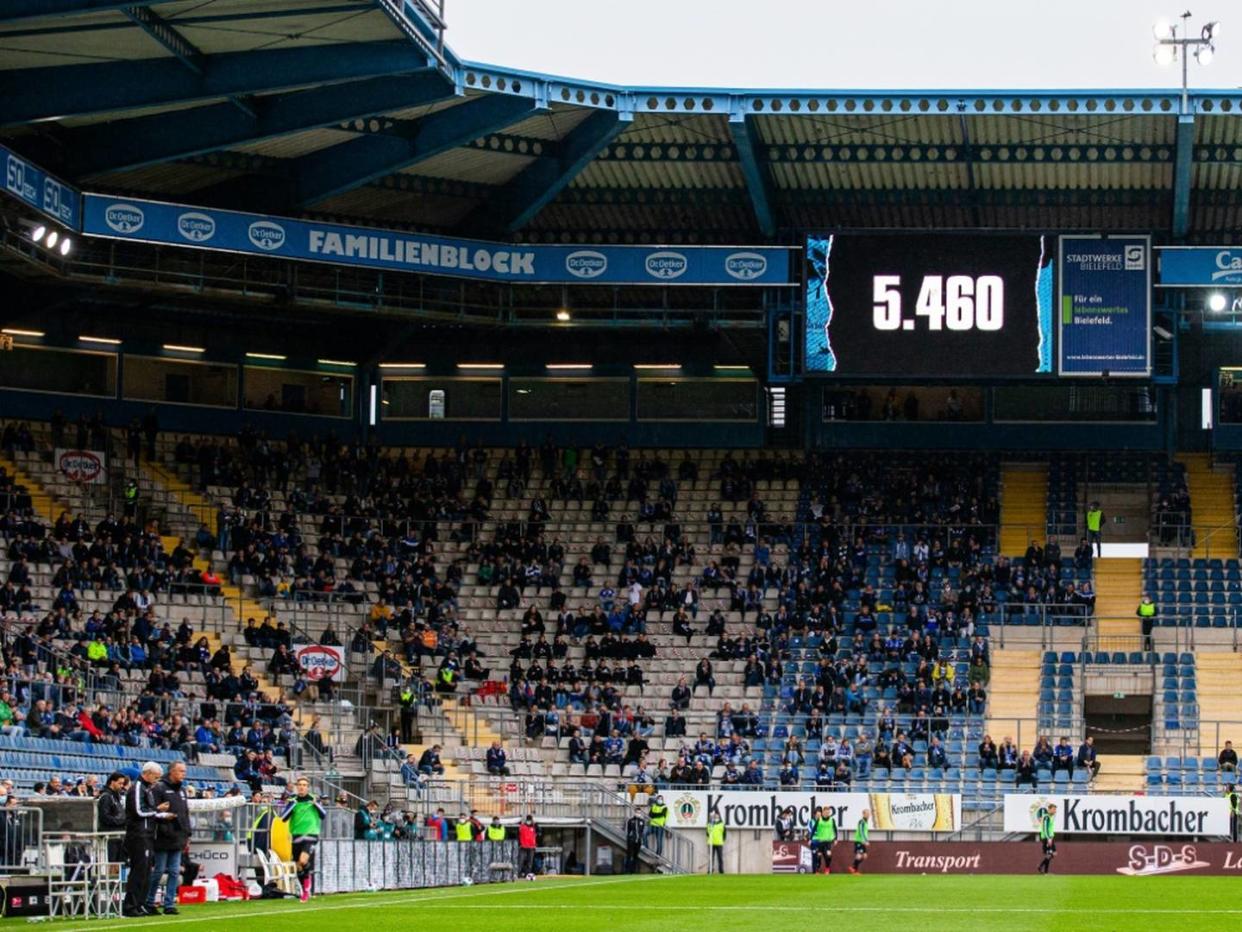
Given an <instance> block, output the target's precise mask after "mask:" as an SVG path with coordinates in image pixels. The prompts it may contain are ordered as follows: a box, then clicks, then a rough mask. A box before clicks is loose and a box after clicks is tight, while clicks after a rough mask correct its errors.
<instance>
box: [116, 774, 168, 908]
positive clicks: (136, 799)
mask: <svg viewBox="0 0 1242 932" xmlns="http://www.w3.org/2000/svg"><path fill="white" fill-rule="evenodd" d="M163 773H164V768H163V767H161V766H160V765H159V764H157V763H155V761H147V762H146V763H145V764H143V765H142V771H141V773H140V774H139V778H138V779H137V780H135V781H134V785H133V786H132V787H131V788H130V791H129V792H128V793H126V794H125V857H126V859H127V860H128V861H129V877H128V878H127V879H126V882H125V900H124V902H123V903H122V904H121V915H122V916H125V917H127V918H130V919H139V918H141V917H143V916H146V915H149V914H148V912H147V905H146V904H147V885H148V884H149V883H150V882H151V855H152V850H151V849H152V846H153V844H154V842H155V824H156V820H157V819H166V818H169V814H168V804H167V803H164V804H163V808H162V809H160V808H157V807H156V805H155V803H154V801H153V800H152V799H151V785H152V784H153V783H155V781H156V780H158V779H159V778H160V776H161V775H162V774H163Z"/></svg>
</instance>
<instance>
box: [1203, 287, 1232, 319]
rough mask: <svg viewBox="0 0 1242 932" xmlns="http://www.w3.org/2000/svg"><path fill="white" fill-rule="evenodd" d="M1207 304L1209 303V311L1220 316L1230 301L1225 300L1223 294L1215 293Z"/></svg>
mask: <svg viewBox="0 0 1242 932" xmlns="http://www.w3.org/2000/svg"><path fill="white" fill-rule="evenodd" d="M1207 303H1208V310H1209V311H1215V312H1217V313H1218V314H1219V313H1220V312H1221V311H1223V310H1224V309H1225V305H1226V304H1227V303H1228V301H1226V300H1225V295H1224V293H1223V292H1220V291H1213V292H1212V293H1211V294H1210V295H1208V302H1207Z"/></svg>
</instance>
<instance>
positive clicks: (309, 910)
mask: <svg viewBox="0 0 1242 932" xmlns="http://www.w3.org/2000/svg"><path fill="white" fill-rule="evenodd" d="M640 879H641V880H650V879H651V878H650V877H649V876H647V875H642V876H641V877H640V876H638V875H635V876H633V877H614V878H612V879H609V880H586V881H581V882H579V881H572V882H567V883H557V884H555V885H550V886H549V885H543V884H531V885H529V886H517V885H515V886H512V887H506V888H504V889H499V890H479V891H476V892H472V893H449V894H443V895H439V896H434V895H432V896H428V895H424V896H411V897H401V896H393V895H391V894H399V893H401V892H402V891H400V890H386V891H379V892H380V893H381V898H380V899H379V900H378V901H377V900H375V899H372V898H370V897H369V896H368V898H367V899H364V900H357V901H354V902H350V903H335V904H333V903H324V905H322V906H320V905H317V904H316V903H314V902H313V901H312V902H311V903H309V904H299V905H297V906H291V907H289V908H287V909H267V910H262V911H260V912H255V911H254V910H253V909H250V910H247V911H245V912H232V913H216V912H213V913H212V914H211V915H210V916H185V917H181V916H177V917H172V916H169V917H167V918H164V917H162V916H160V917H154V916H153V917H151V918H150V919H149V920H144V921H140V922H109V923H108V924H107V928H109V929H150V928H155V927H157V926H171V925H187V924H189V923H192V922H226V921H229V920H232V919H262V918H265V917H267V916H298V915H302V916H306V915H312V914H315V913H326V912H331V911H335V910H341V909H363V908H367V907H371V908H373V907H376V906H395V905H405V904H410V903H431V902H442V901H444V900H463V899H475V898H477V897H486V896H507V895H509V894H512V893H536V892H538V891H540V890H543V891H545V892H546V891H549V890H566V889H574V890H576V889H578V888H581V887H599V886H604V885H612V884H618V883H629V882H632V881H635V880H640ZM437 889H441V890H451V889H455V888H453V887H439V888H437ZM383 893H388V894H390V895H389V896H382V894H383ZM359 894H361V895H363V896H366V895H367V894H366V891H358V892H356V893H353V894H346V895H350V896H358V895H359ZM332 895H334V896H335V895H336V894H332ZM98 922H99V921H98V920H92V921H91V922H89V923H85V924H84V923H81V922H78V923H76V924H67V925H60V924H59V923H58V924H57V925H56V929H57V930H65V932H69V930H73V929H95V928H101V927H100V926H99V925H98Z"/></svg>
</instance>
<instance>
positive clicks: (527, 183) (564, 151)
mask: <svg viewBox="0 0 1242 932" xmlns="http://www.w3.org/2000/svg"><path fill="white" fill-rule="evenodd" d="M632 119H633V117H632V115H631V114H629V113H612V112H609V111H599V112H597V113H593V114H591V115H590V116H589V117H587V118H586V119H585V120H583V121H582V122H581V123H580V124H579V125H578V127H577V128H576V129H574V131H573V132H571V133H570V134H569V135H568V136H566V137H565V139H564V140H563V141H562V142H561V144H560V151H559V154H558V155H557V157H556V158H544V159H539V160H538V161H536V162H535V163H534V164H532V165H530V166H529V167H527V168H525V169H523V170H522V171H521V172H519V173H518V175H517V177H516V178H514V179H513V181H511V182H510V183H509V184H508V185H507V186H506V187H505V189H504V191H503V192H502V193H501V194H499V195H498V197H497V198H496V203H494V204H488V205H486V207H485V208H483V210H485V211H486V216H480V217H479V218H478V219H479V220H480V225H481V226H482V227H485V228H503V229H504V230H505V231H506V232H509V233H515V232H517V231H518V230H520V229H522V227H524V226H526V224H528V223H530V222H531V221H532V220H533V219H535V217H536V215H537V214H538V213H539V211H541V210H543V208H544V207H546V206H547V205H548V204H549V203H551V202H552V200H553V199H554V198H555V197H556V196H557V195H558V194H560V193H561V191H563V190H564V189H565V188H566V187H567V186H568V185H569V183H570V182H571V181H573V180H574V179H575V178H576V177H578V175H579V173H580V172H581V171H582V170H583V169H584V168H586V167H587V165H589V164H590V163H591V161H592V160H593V159H594V158H595V156H596V155H598V154H599V151H600V150H601V149H603V148H604V147H605V146H607V145H608V144H609V143H611V142H612V141H613V140H614V139H616V138H617V136H619V135H620V134H621V133H623V132H624V131H625V130H627V129H629V127H630V121H631V120H632ZM482 212H483V211H481V212H480V213H482Z"/></svg>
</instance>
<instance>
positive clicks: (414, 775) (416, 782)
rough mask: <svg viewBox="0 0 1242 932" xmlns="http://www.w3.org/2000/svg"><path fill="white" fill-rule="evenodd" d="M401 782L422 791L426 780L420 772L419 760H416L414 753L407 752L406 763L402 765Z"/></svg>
mask: <svg viewBox="0 0 1242 932" xmlns="http://www.w3.org/2000/svg"><path fill="white" fill-rule="evenodd" d="M401 782H402V783H404V784H405V785H406V786H408V787H412V788H413V789H415V790H418V791H419V792H422V789H423V784H424V783H425V782H426V780H425V778H424V777H423V775H422V774H421V773H419V770H418V762H417V761H416V760H415V758H414V755H413V754H407V755H406V758H405V763H403V764H402V765H401Z"/></svg>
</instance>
